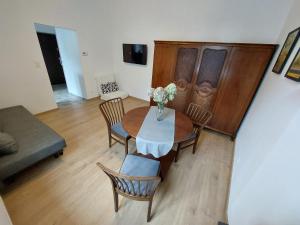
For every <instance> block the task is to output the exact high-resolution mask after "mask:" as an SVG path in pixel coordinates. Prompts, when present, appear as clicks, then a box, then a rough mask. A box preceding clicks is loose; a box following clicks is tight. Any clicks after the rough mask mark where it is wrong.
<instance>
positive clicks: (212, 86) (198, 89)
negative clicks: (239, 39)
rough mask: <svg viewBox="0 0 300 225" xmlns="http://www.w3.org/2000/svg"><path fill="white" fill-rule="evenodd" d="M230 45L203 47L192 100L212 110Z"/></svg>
mask: <svg viewBox="0 0 300 225" xmlns="http://www.w3.org/2000/svg"><path fill="white" fill-rule="evenodd" d="M229 51H230V47H221V46H220V47H219V46H210V47H203V50H202V54H201V57H200V67H199V70H198V73H197V76H196V79H195V82H194V83H195V84H194V85H193V90H192V97H191V101H192V102H194V103H196V104H198V105H202V107H203V108H205V109H207V110H211V109H212V106H213V104H214V101H215V97H216V94H217V90H218V86H219V80H220V78H221V75H222V71H223V68H224V64H225V61H226V57H227V55H228V52H229Z"/></svg>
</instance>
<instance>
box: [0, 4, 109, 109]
mask: <svg viewBox="0 0 300 225" xmlns="http://www.w3.org/2000/svg"><path fill="white" fill-rule="evenodd" d="M110 16H111V3H110V0H90V1H89V2H88V3H87V2H86V1H81V0H65V1H60V0H51V1H43V2H42V3H41V2H40V1H38V0H26V1H21V0H2V1H1V3H0V29H1V33H0V35H1V36H0V40H1V41H0V45H1V46H0V49H1V51H0V62H1V66H0V108H2V107H7V106H12V105H16V104H22V105H24V106H25V107H27V108H28V109H29V110H30V111H31V112H33V113H38V112H42V111H46V110H50V109H53V108H55V107H56V104H55V102H54V98H53V94H52V90H51V85H50V81H49V77H48V75H47V70H46V67H45V64H44V60H43V56H42V52H41V49H40V46H39V42H38V38H37V35H36V31H35V28H34V23H41V24H47V25H53V26H59V27H65V28H70V29H74V30H76V32H77V34H78V39H79V44H80V47H81V51H87V52H88V56H82V57H81V62H82V67H83V76H84V78H85V81H86V92H87V98H91V97H94V96H96V93H97V91H96V86H95V82H94V75H95V74H98V75H105V74H108V73H110V74H111V73H112V70H113V69H112V68H113V66H112V44H111V29H112V28H111V24H110V21H111V20H110Z"/></svg>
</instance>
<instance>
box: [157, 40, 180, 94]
mask: <svg viewBox="0 0 300 225" xmlns="http://www.w3.org/2000/svg"><path fill="white" fill-rule="evenodd" d="M176 58H177V47H176V46H174V45H167V44H156V45H155V51H154V61H153V74H152V87H153V88H156V87H159V86H161V87H164V86H166V85H168V84H169V83H170V82H171V81H172V80H173V77H174V71H175V65H176Z"/></svg>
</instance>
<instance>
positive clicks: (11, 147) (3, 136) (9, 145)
mask: <svg viewBox="0 0 300 225" xmlns="http://www.w3.org/2000/svg"><path fill="white" fill-rule="evenodd" d="M17 150H18V145H17V142H16V140H15V139H14V138H13V137H12V136H11V135H10V134H8V133H5V132H0V156H2V155H7V154H12V153H15V152H17Z"/></svg>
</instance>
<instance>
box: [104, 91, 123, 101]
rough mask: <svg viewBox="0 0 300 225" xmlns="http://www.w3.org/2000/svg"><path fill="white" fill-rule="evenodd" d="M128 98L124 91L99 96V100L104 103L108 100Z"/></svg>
mask: <svg viewBox="0 0 300 225" xmlns="http://www.w3.org/2000/svg"><path fill="white" fill-rule="evenodd" d="M127 97H128V93H127V92H125V91H120V90H119V91H115V92H111V93H107V94H103V95H101V99H102V100H104V101H108V100H110V99H113V98H122V99H124V98H127Z"/></svg>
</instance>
